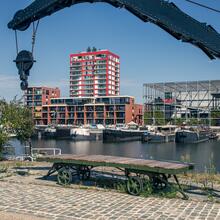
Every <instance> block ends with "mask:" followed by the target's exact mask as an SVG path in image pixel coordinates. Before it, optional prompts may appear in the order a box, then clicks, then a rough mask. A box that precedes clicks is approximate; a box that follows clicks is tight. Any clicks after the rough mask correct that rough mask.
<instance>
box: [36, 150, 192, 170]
mask: <svg viewBox="0 0 220 220" xmlns="http://www.w3.org/2000/svg"><path fill="white" fill-rule="evenodd" d="M38 160H39V161H48V162H53V163H72V164H78V165H88V166H89V165H90V166H108V167H120V168H127V169H132V170H141V171H149V172H157V173H167V174H177V173H181V172H185V171H187V170H189V169H191V167H190V166H189V164H183V163H176V162H164V161H158V160H145V159H137V158H128V157H116V156H104V155H69V154H66V155H65V154H64V155H58V156H45V157H42V158H39V159H38Z"/></svg>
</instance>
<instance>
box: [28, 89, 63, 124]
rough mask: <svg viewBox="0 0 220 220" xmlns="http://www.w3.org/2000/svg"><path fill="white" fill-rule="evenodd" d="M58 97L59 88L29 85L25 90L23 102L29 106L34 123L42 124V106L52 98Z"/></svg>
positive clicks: (48, 103)
mask: <svg viewBox="0 0 220 220" xmlns="http://www.w3.org/2000/svg"><path fill="white" fill-rule="evenodd" d="M59 97H60V89H59V88H49V87H29V88H28V89H27V90H26V92H25V104H26V105H27V106H28V107H30V108H31V110H32V115H33V119H34V121H35V124H42V116H43V115H42V106H43V105H50V104H51V99H52V98H59Z"/></svg>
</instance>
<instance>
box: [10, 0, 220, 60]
mask: <svg viewBox="0 0 220 220" xmlns="http://www.w3.org/2000/svg"><path fill="white" fill-rule="evenodd" d="M84 2H90V3H95V2H106V3H109V4H111V5H112V6H114V7H122V8H125V9H127V10H128V11H130V12H131V13H132V14H134V15H135V16H137V17H139V18H140V19H141V20H143V21H144V22H152V23H154V24H155V25H157V26H159V27H160V28H162V29H163V30H165V31H166V32H168V33H169V34H171V35H172V36H173V37H175V38H176V39H178V40H182V41H183V42H188V43H191V44H193V45H195V46H197V47H199V48H200V49H201V50H202V51H203V52H205V53H206V55H208V56H209V58H210V59H215V58H216V57H218V58H220V34H219V33H218V32H217V31H216V30H215V29H214V28H213V27H211V26H210V25H207V24H206V23H201V22H199V21H197V20H195V19H194V18H192V17H190V16H189V15H187V14H185V13H184V12H183V11H181V10H180V9H179V8H178V7H177V6H176V5H175V4H174V3H169V2H167V1H164V0H35V1H34V2H33V3H31V4H30V5H29V6H28V7H26V8H25V9H23V10H20V11H18V12H17V13H16V14H15V16H14V18H13V20H12V21H11V22H9V24H8V28H10V29H13V30H20V31H24V30H26V29H27V28H28V27H29V26H30V24H31V23H32V22H34V21H36V20H39V19H41V18H43V17H45V16H49V15H51V14H53V13H55V12H56V11H59V10H61V9H63V8H66V7H70V6H72V5H75V4H78V3H84Z"/></svg>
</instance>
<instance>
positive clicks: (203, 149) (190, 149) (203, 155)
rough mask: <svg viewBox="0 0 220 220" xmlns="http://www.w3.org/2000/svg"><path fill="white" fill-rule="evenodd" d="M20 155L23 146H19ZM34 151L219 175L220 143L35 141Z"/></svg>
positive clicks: (33, 141) (17, 144)
mask: <svg viewBox="0 0 220 220" xmlns="http://www.w3.org/2000/svg"><path fill="white" fill-rule="evenodd" d="M13 144H14V145H15V146H17V147H16V148H17V152H21V151H22V150H19V149H20V148H21V146H20V145H19V142H18V141H16V142H14V143H13ZM32 145H33V147H41V148H43V147H45V148H46V147H51V148H53V147H58V148H61V150H62V153H63V154H66V153H68V154H86V155H91V154H101V155H113V156H125V157H135V158H145V159H158V160H175V161H180V160H183V159H184V160H189V161H190V162H193V163H195V165H196V169H197V170H199V171H202V170H204V169H205V167H208V166H209V164H210V160H211V162H212V163H213V164H214V165H215V167H216V169H217V171H218V172H220V160H219V155H220V142H219V141H212V142H205V143H200V144H175V143H165V144H149V143H141V142H138V141H137V142H124V143H102V142H101V141H82V142H74V141H67V140H32Z"/></svg>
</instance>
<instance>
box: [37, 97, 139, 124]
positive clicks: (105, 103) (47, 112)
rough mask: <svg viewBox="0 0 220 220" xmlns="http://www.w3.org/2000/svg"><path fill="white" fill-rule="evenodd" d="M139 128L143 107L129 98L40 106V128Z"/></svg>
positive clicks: (61, 100) (65, 100)
mask: <svg viewBox="0 0 220 220" xmlns="http://www.w3.org/2000/svg"><path fill="white" fill-rule="evenodd" d="M131 121H134V122H136V123H138V124H142V105H137V104H135V100H134V97H131V96H117V97H116V96H108V97H106V96H103V97H82V98H73V97H70V98H52V99H51V104H47V105H43V106H42V118H41V121H40V124H41V125H51V124H52V125H87V124H103V125H116V124H119V123H122V124H126V123H129V122H131Z"/></svg>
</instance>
